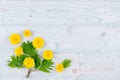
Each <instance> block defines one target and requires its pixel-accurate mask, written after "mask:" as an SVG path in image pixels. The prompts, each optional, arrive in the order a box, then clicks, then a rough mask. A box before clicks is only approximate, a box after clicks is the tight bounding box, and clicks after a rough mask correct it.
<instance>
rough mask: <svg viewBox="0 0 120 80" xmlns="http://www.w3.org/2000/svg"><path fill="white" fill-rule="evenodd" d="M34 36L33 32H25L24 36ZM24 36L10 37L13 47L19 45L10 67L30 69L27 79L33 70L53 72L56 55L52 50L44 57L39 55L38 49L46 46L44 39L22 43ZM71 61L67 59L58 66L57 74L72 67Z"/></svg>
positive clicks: (46, 52) (14, 35)
mask: <svg viewBox="0 0 120 80" xmlns="http://www.w3.org/2000/svg"><path fill="white" fill-rule="evenodd" d="M31 35H32V31H30V30H24V31H23V36H24V37H26V38H28V37H30V36H31ZM21 36H22V35H20V34H18V33H14V34H12V35H10V37H9V41H10V43H11V44H13V45H17V47H15V49H14V53H15V55H12V56H11V60H10V61H8V66H10V67H11V68H26V69H28V74H27V75H26V78H28V77H29V75H30V73H31V72H32V71H33V70H40V71H42V72H47V73H50V71H51V70H53V67H54V62H53V60H52V59H53V57H54V53H53V51H52V50H50V49H46V50H44V51H43V53H42V55H39V54H38V49H41V48H43V47H44V46H45V41H44V39H43V38H42V37H35V38H34V39H33V40H32V41H29V40H28V41H22V38H21ZM70 63H71V61H70V60H68V59H65V60H64V61H63V62H62V63H59V64H57V65H56V67H55V70H56V71H57V72H62V71H64V69H65V68H67V67H69V66H70Z"/></svg>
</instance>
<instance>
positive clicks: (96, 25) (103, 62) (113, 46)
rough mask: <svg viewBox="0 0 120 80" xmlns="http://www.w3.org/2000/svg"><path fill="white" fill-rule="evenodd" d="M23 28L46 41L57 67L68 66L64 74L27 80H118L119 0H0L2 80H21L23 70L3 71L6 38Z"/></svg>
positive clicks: (7, 48) (9, 49) (10, 51)
mask: <svg viewBox="0 0 120 80" xmlns="http://www.w3.org/2000/svg"><path fill="white" fill-rule="evenodd" d="M24 29H30V30H32V31H33V33H34V34H33V35H34V36H41V37H43V38H44V39H45V40H46V43H47V45H46V48H47V49H48V48H49V49H52V50H53V51H54V53H55V61H56V62H57V63H58V62H60V61H62V59H64V58H70V59H72V61H73V63H72V66H71V67H70V68H69V69H67V70H65V71H64V72H63V73H56V72H55V71H53V72H52V73H51V74H46V73H41V72H33V73H32V74H31V78H30V79H29V80H61V79H62V80H120V0H0V79H1V80H25V78H24V75H25V74H26V72H27V71H26V70H24V69H22V70H18V69H11V68H9V67H7V60H8V59H9V58H10V56H11V55H12V54H13V48H14V46H12V45H11V44H10V43H9V42H8V37H9V35H10V34H11V33H15V32H17V33H22V31H23V30H24ZM34 36H33V37H34ZM46 48H45V49H46Z"/></svg>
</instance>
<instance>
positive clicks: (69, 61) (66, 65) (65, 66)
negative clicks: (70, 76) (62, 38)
mask: <svg viewBox="0 0 120 80" xmlns="http://www.w3.org/2000/svg"><path fill="white" fill-rule="evenodd" d="M62 64H63V66H64V68H68V67H69V66H70V65H71V60H70V59H65V60H64V61H63V62H62Z"/></svg>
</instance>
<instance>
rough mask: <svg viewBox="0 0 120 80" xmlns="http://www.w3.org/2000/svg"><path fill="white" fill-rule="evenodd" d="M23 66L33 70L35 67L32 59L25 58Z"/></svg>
mask: <svg viewBox="0 0 120 80" xmlns="http://www.w3.org/2000/svg"><path fill="white" fill-rule="evenodd" d="M23 64H24V66H25V68H28V69H30V68H33V67H34V65H35V62H34V59H33V58H31V57H26V58H25V60H24V61H23Z"/></svg>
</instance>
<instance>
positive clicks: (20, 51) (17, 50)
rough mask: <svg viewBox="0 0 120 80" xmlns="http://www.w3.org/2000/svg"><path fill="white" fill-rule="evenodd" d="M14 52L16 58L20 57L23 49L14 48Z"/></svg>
mask: <svg viewBox="0 0 120 80" xmlns="http://www.w3.org/2000/svg"><path fill="white" fill-rule="evenodd" d="M14 52H15V54H16V56H21V55H22V54H23V49H22V47H20V46H19V47H17V48H15V50H14Z"/></svg>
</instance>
